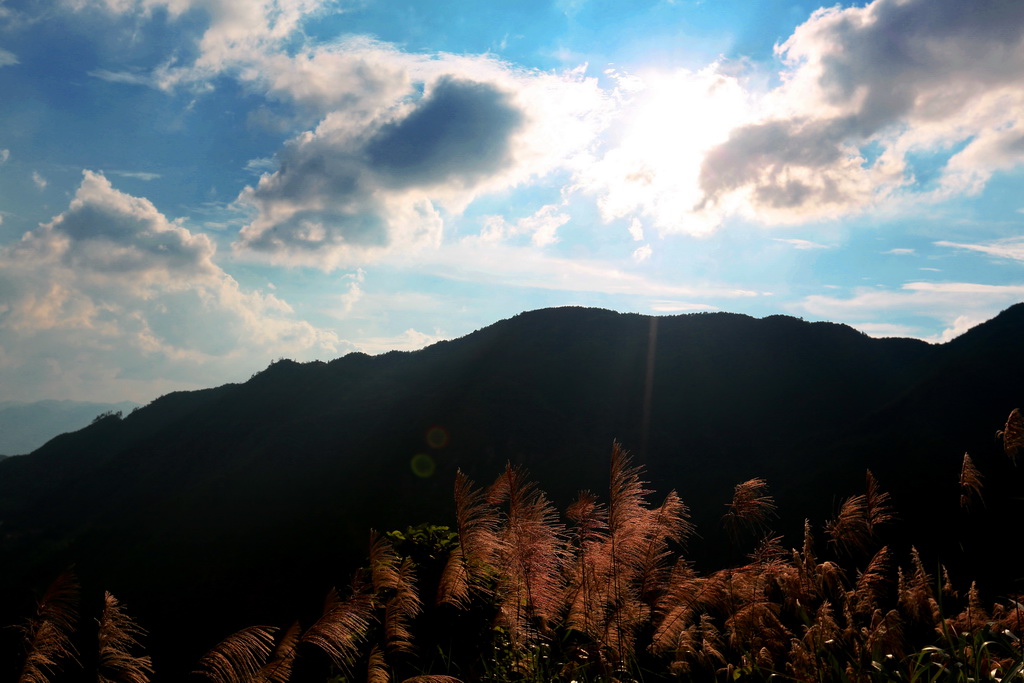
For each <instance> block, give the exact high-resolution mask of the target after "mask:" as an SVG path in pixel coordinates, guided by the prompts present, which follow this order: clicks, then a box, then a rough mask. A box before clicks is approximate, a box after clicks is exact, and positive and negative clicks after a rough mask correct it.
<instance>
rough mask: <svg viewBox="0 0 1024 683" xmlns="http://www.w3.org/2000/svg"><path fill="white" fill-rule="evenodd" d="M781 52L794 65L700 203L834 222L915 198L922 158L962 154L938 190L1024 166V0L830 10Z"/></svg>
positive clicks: (706, 166)
mask: <svg viewBox="0 0 1024 683" xmlns="http://www.w3.org/2000/svg"><path fill="white" fill-rule="evenodd" d="M777 50H778V53H779V55H780V57H781V58H782V59H783V61H784V63H785V64H786V65H787V71H786V72H784V74H783V77H784V82H783V84H782V85H781V86H780V87H779V88H778V89H777V90H776V91H774V92H772V93H770V94H769V95H768V96H767V97H766V99H765V100H764V102H763V103H762V107H763V111H764V112H765V113H764V115H763V117H762V118H761V120H758V121H754V122H751V123H748V124H746V125H743V126H740V127H738V128H737V129H735V130H734V131H732V133H731V134H730V136H729V139H728V140H726V141H725V142H723V143H722V144H720V145H718V146H717V147H715V148H714V149H713V150H711V151H710V152H709V154H708V155H707V157H706V158H705V159H704V161H703V164H702V167H701V173H700V184H701V188H702V191H703V197H702V199H701V202H700V204H699V206H701V207H703V208H708V207H718V208H719V209H721V210H725V209H727V208H729V206H730V204H729V202H730V201H731V202H732V206H733V207H735V206H736V205H739V206H741V207H742V209H743V210H744V211H745V212H747V213H749V214H751V215H756V216H757V217H758V218H759V219H760V220H766V221H774V222H793V221H800V220H806V219H809V218H821V217H835V216H839V215H842V214H844V213H849V212H853V211H858V210H862V209H865V208H868V207H870V206H873V205H876V204H877V203H879V202H882V201H885V200H889V199H892V198H894V197H900V196H905V195H906V194H907V188H908V186H910V185H911V183H912V182H913V181H914V177H915V169H914V165H913V163H912V161H911V156H910V155H911V154H912V153H914V152H930V153H937V154H939V155H940V156H941V155H942V154H945V155H946V156H948V157H951V158H949V159H948V160H947V162H946V164H945V166H944V168H943V172H942V174H941V179H940V181H939V184H938V187H936V188H931V189H927V192H928V193H931V194H932V195H934V196H937V197H941V196H944V195H948V194H950V193H955V192H964V191H976V190H978V189H980V187H981V186H982V185H983V184H984V182H985V181H986V180H987V178H988V177H989V176H990V175H991V173H993V172H994V171H996V170H1000V169H1006V168H1010V167H1013V166H1017V165H1019V164H1021V163H1022V162H1024V144H1022V140H1024V129H1022V125H1024V120H1022V112H1024V12H1021V11H1020V4H1019V3H1018V2H1016V1H1015V0H984V1H980V2H977V3H963V2H960V1H959V0H875V1H874V2H871V3H870V4H868V5H866V6H864V7H850V8H846V9H840V8H838V7H834V8H831V9H822V10H818V11H816V12H815V13H814V14H813V15H812V16H811V18H810V19H809V20H808V21H807V22H805V23H804V24H803V25H801V26H800V27H798V28H797V29H796V31H795V32H794V33H793V35H792V36H790V38H789V39H788V40H787V41H785V42H784V43H783V44H782V45H780V46H778V48H777ZM957 145H964V146H963V148H962V149H960V150H959V151H955V148H956V146H957ZM954 151H955V154H954ZM937 163H941V159H940V160H939V161H938V162H937ZM919 192H920V190H919Z"/></svg>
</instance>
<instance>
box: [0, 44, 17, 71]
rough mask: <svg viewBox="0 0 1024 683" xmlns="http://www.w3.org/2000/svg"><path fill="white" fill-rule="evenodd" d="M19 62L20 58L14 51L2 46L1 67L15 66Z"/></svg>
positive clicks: (0, 54) (0, 53)
mask: <svg viewBox="0 0 1024 683" xmlns="http://www.w3.org/2000/svg"><path fill="white" fill-rule="evenodd" d="M18 63H19V62H18V58H17V57H16V56H14V53H13V52H11V51H10V50H5V49H3V48H2V47H0V67H5V66H13V65H14V64H18Z"/></svg>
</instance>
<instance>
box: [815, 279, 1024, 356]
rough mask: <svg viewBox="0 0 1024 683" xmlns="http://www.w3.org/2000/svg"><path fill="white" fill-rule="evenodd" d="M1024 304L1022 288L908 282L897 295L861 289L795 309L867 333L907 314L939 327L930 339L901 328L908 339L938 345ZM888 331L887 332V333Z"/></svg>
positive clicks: (819, 296) (906, 327)
mask: <svg viewBox="0 0 1024 683" xmlns="http://www.w3.org/2000/svg"><path fill="white" fill-rule="evenodd" d="M1021 300H1024V285H987V284H980V283H972V282H909V283H907V284H905V285H903V286H902V287H901V288H900V289H898V290H893V289H888V288H863V289H858V290H855V291H854V293H853V296H850V297H847V298H841V297H833V296H821V295H814V296H809V297H807V298H805V299H804V300H803V301H802V302H800V304H798V306H797V308H798V309H799V310H801V311H804V312H806V313H809V314H811V315H815V316H819V317H822V318H825V319H828V320H844V321H847V322H848V323H849V324H850V325H851V326H853V327H856V328H858V329H861V330H863V331H865V332H867V333H868V334H872V333H875V332H877V331H879V330H887V329H889V328H888V327H887V326H891V325H892V324H893V323H891V322H890V321H888V320H887V318H888V317H890V316H894V317H898V316H902V315H906V314H910V315H913V316H920V317H924V318H930V319H931V320H933V321H936V322H937V323H938V324H939V325H941V326H943V328H944V329H943V331H942V332H940V333H939V334H937V335H929V334H926V333H923V332H921V331H920V330H916V329H913V328H910V327H909V326H905V327H903V328H901V329H902V330H903V332H905V333H906V336H914V337H919V338H922V339H925V340H926V341H932V342H941V341H946V340H948V339H951V338H952V337H953V336H956V335H957V334H960V333H961V332H963V331H964V330H965V329H967V327H970V326H973V325H976V324H978V323H981V322H983V321H985V320H988V319H990V318H992V317H994V316H995V315H996V314H997V313H999V312H1000V311H1001V310H1003V309H1005V308H1007V307H1009V306H1011V305H1013V304H1015V303H1018V302H1020V301H1021ZM890 331H891V330H890Z"/></svg>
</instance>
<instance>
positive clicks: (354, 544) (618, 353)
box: [0, 304, 1024, 662]
mask: <svg viewBox="0 0 1024 683" xmlns="http://www.w3.org/2000/svg"><path fill="white" fill-rule="evenodd" d="M1022 339H1024V304H1021V305H1017V306H1014V307H1012V308H1010V309H1008V310H1006V311H1004V312H1003V313H1002V314H1000V315H999V316H998V317H997V318H995V319H993V320H991V321H989V322H987V323H985V324H983V325H980V326H978V327H976V328H974V329H972V330H970V331H968V332H967V333H966V334H964V335H962V336H961V337H958V338H957V339H955V340H954V341H952V342H949V343H946V344H943V345H929V344H926V343H924V342H920V341H915V340H908V339H874V338H870V337H868V336H866V335H864V334H861V333H859V332H857V331H855V330H853V329H851V328H849V327H846V326H843V325H838V324H833V323H809V322H805V321H802V320H799V319H795V318H790V317H785V316H770V317H767V318H763V319H755V318H752V317H749V316H744V315H737V314H728V313H706V314H692V315H682V316H671V317H649V316H641V315H635V314H619V313H614V312H610V311H605V310H596V309H583V308H558V309H546V310H539V311H533V312H529V313H523V314H521V315H518V316H516V317H514V318H512V319H509V320H505V321H502V322H499V323H497V324H494V325H491V326H490V327H487V328H485V329H482V330H479V331H477V332H475V333H473V334H470V335H467V336H466V337H463V338H461V339H456V340H452V341H447V342H441V343H438V344H435V345H433V346H431V347H429V348H426V349H423V350H420V351H416V352H411V353H400V352H392V353H387V354H383V355H380V356H374V357H371V356H367V355H365V354H360V353H353V354H349V355H347V356H345V357H342V358H339V359H336V360H333V361H331V362H329V363H323V362H314V363H306V364H299V363H295V362H291V361H286V360H285V361H279V362H276V363H274V364H272V365H271V366H269V367H268V368H267V369H266V370H264V371H262V372H260V373H258V374H257V375H255V376H253V377H252V379H250V380H249V381H248V382H246V383H244V384H230V385H224V386H221V387H216V388H212V389H206V390H202V391H194V392H178V393H173V394H168V395H166V396H163V397H161V398H159V399H157V400H156V401H154V402H153V403H151V404H150V405H148V406H146V407H144V408H141V409H139V410H136V411H134V412H132V413H131V414H129V415H127V416H124V417H120V416H117V415H110V416H107V417H105V418H102V419H100V420H98V421H96V422H95V423H93V424H91V425H90V426H88V427H87V428H85V429H82V430H80V431H78V432H75V433H71V434H64V435H61V436H59V437H57V438H54V439H52V440H51V441H49V442H48V443H46V444H45V445H44V446H42V447H41V448H39V449H37V450H36V451H34V452H33V453H31V454H30V455H27V456H21V457H16V458H8V459H6V460H3V461H2V462H0V605H3V606H5V608H6V609H7V610H8V612H6V613H3V614H0V618H2V619H3V622H2V623H13V621H14V620H16V619H17V618H18V617H19V616H20V615H23V614H26V613H27V612H28V610H29V609H31V604H32V603H31V600H32V596H33V595H37V594H38V591H39V590H41V589H42V587H44V586H45V583H46V581H47V580H48V577H52V576H55V575H56V574H57V573H58V572H59V571H60V570H61V569H62V568H64V567H66V566H67V565H69V564H72V563H74V564H75V565H76V568H77V571H78V573H79V575H80V576H81V578H82V580H83V583H84V584H85V585H86V586H94V587H96V588H95V590H103V589H108V590H110V591H111V592H113V593H114V594H116V595H117V596H118V597H119V598H121V599H122V600H123V601H124V602H125V603H126V604H128V605H129V606H131V607H132V609H133V612H134V613H136V614H137V615H138V618H139V621H140V622H141V623H143V624H145V625H146V626H147V627H148V628H150V630H151V631H152V632H153V637H152V640H153V642H154V643H160V642H164V643H173V645H174V655H172V654H170V653H165V655H164V656H167V657H171V656H178V657H183V658H185V660H186V661H192V662H194V661H195V660H196V658H197V657H198V654H201V652H202V649H203V648H204V647H208V646H209V645H210V644H211V643H213V642H216V641H217V640H218V639H219V638H221V637H223V636H224V635H225V634H226V633H229V632H231V631H233V630H235V629H237V628H240V627H242V626H246V625H250V624H254V623H275V624H284V623H287V622H288V621H289V620H291V619H293V618H295V617H296V616H297V615H298V614H299V613H301V612H302V610H310V611H315V610H316V608H317V607H318V606H319V604H320V600H321V599H322V597H323V595H324V593H325V591H326V589H327V588H328V587H329V586H331V585H342V584H344V583H346V581H347V578H348V576H349V575H350V572H351V570H352V569H353V568H354V567H355V566H357V565H358V563H360V562H361V561H362V560H363V558H364V557H365V554H366V538H367V532H368V529H369V528H371V527H373V528H377V529H380V530H388V529H392V528H404V527H405V526H406V525H410V524H417V523H421V522H434V523H441V524H450V523H451V522H452V513H453V505H452V502H451V494H452V484H453V480H454V473H455V471H456V469H457V468H461V469H462V470H463V471H465V472H467V473H468V474H469V475H470V476H471V477H473V478H474V479H475V480H476V481H477V482H478V483H481V484H484V483H489V482H490V481H492V480H493V479H494V477H495V476H496V475H497V474H498V473H499V472H500V471H501V470H502V469H503V468H504V466H505V463H506V462H511V463H513V464H521V465H524V466H525V467H527V468H528V469H529V470H530V472H531V474H532V475H533V477H534V478H535V479H536V480H537V481H538V482H539V483H540V484H541V486H542V487H543V488H544V489H545V490H546V491H548V492H549V493H550V494H551V496H552V498H553V499H554V500H555V501H556V502H557V503H558V504H559V505H560V506H562V507H564V505H565V504H566V503H568V502H569V501H570V500H571V499H572V498H573V497H574V495H575V494H576V492H577V491H578V490H580V489H591V490H593V491H595V492H598V493H599V494H600V493H601V492H602V491H604V490H605V489H606V488H607V457H608V453H609V451H610V448H611V445H612V442H613V440H618V441H620V442H621V443H622V444H623V445H624V446H625V447H626V448H627V449H628V450H630V451H632V452H633V453H634V455H635V458H636V461H637V463H639V464H642V465H643V466H644V467H645V468H646V471H647V476H648V478H649V480H650V481H651V483H652V486H651V488H652V489H655V490H656V491H657V492H659V493H660V494H664V493H665V492H667V491H668V490H669V489H673V488H674V489H676V490H677V491H678V492H679V493H680V495H681V496H682V498H683V500H684V501H686V502H687V503H688V504H689V506H690V508H691V509H692V511H693V517H694V520H695V521H696V523H697V527H698V533H700V534H701V538H700V539H698V540H696V541H694V542H693V543H692V544H691V547H690V548H688V549H687V552H688V554H689V555H690V556H691V557H692V558H693V559H694V561H695V562H696V563H697V565H698V567H707V568H710V569H714V568H717V567H718V566H720V564H717V563H718V562H719V561H720V560H721V559H722V558H723V557H725V556H727V555H728V553H729V552H731V551H730V549H729V548H728V546H727V544H725V543H724V542H723V540H722V538H721V537H722V536H723V534H721V523H720V518H721V513H722V512H723V511H724V509H725V508H724V505H725V504H726V503H727V502H728V501H729V500H730V498H731V495H732V489H733V486H734V485H735V484H737V483H739V482H741V481H744V480H746V479H749V478H751V477H755V476H757V477H763V478H765V479H767V480H768V482H769V485H770V487H771V490H772V492H773V494H774V495H775V496H776V498H777V500H778V503H779V508H780V518H779V520H778V523H777V525H776V526H777V529H778V531H779V532H781V533H784V534H786V537H785V542H786V543H788V544H790V545H795V544H797V543H799V538H800V536H799V534H800V532H801V529H802V527H803V522H804V519H805V518H807V519H810V520H811V522H812V524H813V525H814V527H815V528H816V529H818V530H820V529H821V527H822V525H823V523H824V522H825V521H826V520H827V519H828V518H830V517H831V516H834V515H835V513H836V510H837V508H838V505H839V502H840V501H841V500H842V498H844V497H846V496H850V495H854V494H858V493H862V492H863V486H864V483H863V482H864V475H865V470H866V469H868V468H870V469H871V470H872V471H873V473H874V474H875V475H876V477H877V478H878V480H879V481H880V483H881V485H882V487H883V488H884V489H886V490H888V491H890V492H891V494H892V496H893V500H894V503H895V506H896V508H897V509H898V511H899V512H900V515H901V520H900V522H899V523H898V524H897V525H895V526H894V527H893V529H892V530H891V531H890V532H889V533H890V534H891V538H888V539H886V540H887V541H888V542H890V543H891V544H892V545H893V546H894V547H896V548H902V549H903V550H904V551H905V550H907V549H908V548H909V543H910V542H913V543H915V544H917V545H918V547H919V548H921V549H922V552H923V553H925V556H926V558H927V559H928V561H935V562H938V561H941V562H943V563H944V564H947V565H948V566H949V567H950V570H951V571H952V572H954V576H959V578H961V580H963V581H969V580H970V579H973V578H978V579H979V580H980V581H988V582H989V583H988V584H985V583H982V585H983V586H984V585H991V586H994V587H998V588H993V590H996V589H998V590H1005V589H1006V588H1007V587H1009V586H1010V585H1011V583H1012V581H1013V580H1014V579H1016V578H1017V576H1016V575H1014V574H1013V572H1014V571H1015V570H1013V568H1012V567H1011V566H1010V564H1011V563H1000V562H988V563H984V564H983V565H982V566H980V567H979V566H977V565H978V563H976V562H974V559H975V558H976V557H978V556H982V555H990V553H991V548H993V547H1001V546H1003V545H1005V540H1006V539H1005V534H1006V533H1007V529H1006V523H1005V522H1004V521H1003V520H1006V519H1020V518H1021V517H1020V513H1021V510H1020V509H1019V503H1016V502H1014V494H1013V487H1014V486H1016V487H1018V488H1019V484H1020V475H1019V474H1018V473H1017V472H1015V471H1013V470H1012V468H1011V467H1010V465H1009V464H1008V463H1007V462H1006V458H1005V457H1004V456H1003V455H1002V453H1001V450H1000V445H999V444H998V443H997V442H996V441H995V440H994V439H993V435H994V433H995V431H996V430H997V429H999V428H1000V427H1001V426H1002V424H1003V422H1005V420H1006V416H1007V414H1008V413H1009V412H1010V410H1011V409H1012V408H1014V407H1015V406H1017V405H1019V403H1020V401H1021V393H1022V384H1021V382H1020V379H1021V378H1022V377H1024V354H1021V353H1020V342H1021V340H1022ZM965 451H970V453H971V454H972V456H973V457H974V458H975V461H976V462H977V463H978V465H979V467H980V468H981V469H982V470H983V472H984V473H985V475H986V485H987V488H986V501H987V506H986V507H985V508H983V509H981V510H979V511H977V512H976V513H975V514H974V516H973V517H972V518H970V519H968V518H967V516H966V515H965V514H964V513H963V511H962V510H961V509H960V508H959V506H958V496H959V489H958V484H957V480H958V476H959V473H960V463H961V459H962V457H963V454H964V452H965ZM1014 482H1016V483H1014ZM1013 505H1017V506H1018V507H1016V508H1015V507H1012V506H1013ZM968 525H973V526H970V527H969V528H970V529H971V533H970V534H968V536H969V540H968V541H966V542H965V543H964V544H963V545H961V544H960V543H959V542H954V541H953V539H954V538H959V537H961V536H963V534H959V533H954V532H959V531H963V530H964V529H966V528H968ZM822 543H824V539H823V540H822ZM958 571H962V572H963V574H962V575H958V574H957V573H956V572H958ZM33 591H35V593H33ZM158 654H159V653H158ZM193 655H194V656H193ZM189 658H191V659H189Z"/></svg>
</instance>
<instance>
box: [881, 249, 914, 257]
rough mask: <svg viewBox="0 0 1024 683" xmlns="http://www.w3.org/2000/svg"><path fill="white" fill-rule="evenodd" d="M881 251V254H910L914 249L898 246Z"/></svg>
mask: <svg viewBox="0 0 1024 683" xmlns="http://www.w3.org/2000/svg"><path fill="white" fill-rule="evenodd" d="M882 253H883V254H891V255H892V256H910V255H911V254H913V253H914V250H913V249H908V248H903V247H898V248H896V249H889V250H888V251H883V252H882Z"/></svg>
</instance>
